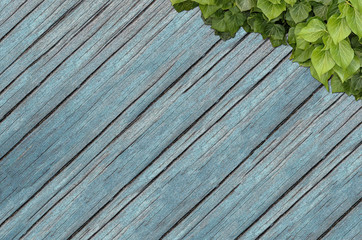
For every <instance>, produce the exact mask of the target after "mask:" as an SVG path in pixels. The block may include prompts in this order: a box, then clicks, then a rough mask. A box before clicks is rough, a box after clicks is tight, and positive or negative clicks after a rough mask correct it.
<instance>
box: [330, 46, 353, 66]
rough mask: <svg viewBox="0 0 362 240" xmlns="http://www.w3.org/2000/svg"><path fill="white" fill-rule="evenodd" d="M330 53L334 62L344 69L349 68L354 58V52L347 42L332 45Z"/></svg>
mask: <svg viewBox="0 0 362 240" xmlns="http://www.w3.org/2000/svg"><path fill="white" fill-rule="evenodd" d="M330 52H331V55H332V58H333V60H334V61H335V62H336V63H337V64H338V65H339V66H340V67H342V68H347V67H348V66H349V64H350V63H351V62H352V60H353V58H354V51H353V49H352V47H351V45H350V44H349V42H348V41H347V40H342V41H340V42H339V43H337V44H334V43H332V44H331V48H330Z"/></svg>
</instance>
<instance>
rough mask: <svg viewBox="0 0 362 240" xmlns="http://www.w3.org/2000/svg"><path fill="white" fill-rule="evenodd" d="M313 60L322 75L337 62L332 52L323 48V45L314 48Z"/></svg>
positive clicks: (317, 70)
mask: <svg viewBox="0 0 362 240" xmlns="http://www.w3.org/2000/svg"><path fill="white" fill-rule="evenodd" d="M311 60H312V64H313V67H314V68H315V70H316V72H317V74H318V76H322V75H323V74H324V73H326V72H328V71H329V70H331V69H332V68H333V67H334V65H335V64H336V63H335V62H334V60H333V58H332V56H331V54H330V52H329V51H328V50H323V48H322V47H321V46H319V47H317V48H316V49H314V50H313V52H312V55H311Z"/></svg>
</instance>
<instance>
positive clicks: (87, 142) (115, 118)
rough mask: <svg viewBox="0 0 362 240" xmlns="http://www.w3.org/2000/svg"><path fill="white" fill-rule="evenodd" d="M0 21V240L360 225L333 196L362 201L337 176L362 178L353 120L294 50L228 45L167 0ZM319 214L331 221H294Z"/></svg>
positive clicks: (78, 7) (10, 5)
mask: <svg viewBox="0 0 362 240" xmlns="http://www.w3.org/2000/svg"><path fill="white" fill-rule="evenodd" d="M57 4H58V5H57ZM166 4H168V6H169V7H167V8H166V7H161V6H166ZM6 8H7V9H12V10H11V13H10V14H9V15H4V18H6V20H3V19H0V20H1V21H2V24H1V22H0V33H4V35H3V38H2V40H3V41H0V48H1V47H3V48H4V49H5V48H6V49H12V50H14V52H13V53H12V54H10V55H6V54H4V55H3V57H4V58H3V59H8V60H9V61H3V62H2V64H3V65H1V66H0V67H1V68H3V71H2V74H0V78H1V81H0V86H1V87H2V90H1V94H0V117H1V119H0V144H1V148H0V157H1V159H0V183H1V187H0V208H1V209H2V210H1V211H0V239H18V238H25V239H27V238H36V239H39V238H40V239H42V238H45V239H63V238H68V237H73V238H76V239H80V238H87V239H88V238H90V237H95V238H100V239H112V238H124V239H126V238H138V239H139V238H141V239H143V238H147V239H149V238H150V232H152V237H151V238H155V239H158V238H168V239H177V238H180V237H181V236H182V237H183V238H194V239H200V238H201V239H205V238H211V237H214V238H221V239H225V238H229V237H230V238H231V237H232V238H235V237H239V238H244V237H246V239H248V238H255V237H256V236H261V237H266V238H267V239H269V238H272V237H274V236H277V235H278V234H279V235H278V236H283V237H286V236H288V232H286V231H285V230H284V229H283V227H284V228H285V227H286V226H287V227H289V228H295V229H297V230H296V231H299V233H298V234H299V235H298V236H302V237H304V236H306V235H308V234H312V233H311V232H312V231H313V226H315V225H316V222H317V223H318V221H324V222H323V224H324V225H323V228H321V229H320V231H316V233H314V235H313V237H317V236H320V237H325V236H326V235H327V234H332V233H333V234H336V233H334V232H333V230H334V227H338V223H339V221H340V220H341V219H342V217H343V216H354V215H348V214H349V212H350V211H352V213H353V210H354V208H353V206H354V207H356V206H358V200H357V202H356V201H355V202H353V200H356V199H358V196H359V195H358V192H354V193H353V194H352V197H351V199H340V198H337V197H338V196H337V193H339V192H343V191H347V192H350V190H351V189H358V187H356V183H357V182H358V177H356V176H352V178H350V179H348V177H349V176H347V175H343V174H348V171H343V170H345V167H346V166H348V164H349V165H351V164H352V165H353V164H354V165H355V166H358V164H359V162H358V159H360V145H361V144H360V142H359V141H360V137H359V136H360V135H361V128H360V126H359V124H360V119H361V111H360V105H358V103H355V102H354V101H353V99H352V98H348V97H346V96H341V95H328V94H327V93H326V92H325V90H324V89H321V87H319V84H318V83H317V82H316V81H314V80H313V79H312V78H311V76H310V74H309V73H308V71H307V70H306V69H303V68H298V67H297V65H296V64H292V63H291V62H289V61H288V60H287V57H288V54H289V53H290V48H287V47H280V48H277V49H275V50H273V49H272V48H271V46H270V44H269V43H265V41H263V40H262V39H261V38H260V37H257V36H256V35H254V34H245V33H243V32H241V33H239V35H238V37H237V38H236V39H233V40H231V41H228V42H226V43H224V42H220V41H218V39H217V38H216V37H212V36H211V34H212V33H211V31H210V30H209V29H208V27H204V26H203V23H202V21H201V20H200V16H199V14H195V13H196V12H195V11H192V12H190V13H184V14H177V15H176V13H175V12H174V11H172V9H171V7H170V4H169V2H168V1H166V0H164V1H151V0H148V1H147V0H140V1H139V2H134V1H124V2H122V3H119V2H118V1H106V2H105V1H87V0H79V1H77V2H75V1H63V2H59V3H56V2H51V1H47V0H44V1H41V2H40V1H32V2H31V3H29V2H28V1H27V2H20V1H14V2H4V5H0V11H5V9H6ZM58 8H61V9H58ZM128 9H131V11H128ZM159 9H161V10H160V11H159ZM125 10H127V11H125ZM156 10H157V11H156ZM36 16H40V17H39V18H36ZM32 19H33V20H34V19H36V21H34V22H33V23H32V24H31V27H30V28H29V29H28V28H25V26H26V24H28V23H29V22H31V21H32ZM35 30H39V32H38V33H39V34H38V35H35V36H33V35H32V34H30V33H31V32H33V31H35ZM9 39H10V40H9ZM11 39H13V40H14V41H13V42H12V41H11ZM185 43H187V44H188V45H185ZM18 46H19V47H18ZM39 49H41V50H40V51H39ZM342 112H343V114H341V113H342ZM266 123H267V124H266ZM331 129H332V131H331ZM321 149H322V151H321ZM332 157H333V158H332ZM347 163H348V164H347ZM320 169H322V171H321V170H320ZM341 169H342V170H341ZM349 170H351V168H349ZM351 171H353V169H352V170H351ZM346 172H347V173H346ZM331 173H332V174H331ZM335 173H337V174H335ZM344 177H346V179H344ZM339 178H340V179H343V181H345V182H346V184H347V185H346V186H347V187H345V188H341V187H339V188H338V189H337V190H338V191H337V193H334V192H331V193H330V192H329V193H324V192H323V188H322V187H320V186H322V185H323V184H324V185H323V186H327V187H329V188H331V186H334V185H332V184H331V182H333V181H336V180H338V179H339ZM313 194H314V195H313ZM322 194H324V195H323V196H325V199H326V201H329V202H330V201H332V202H333V204H334V205H333V204H332V205H323V201H321V202H318V200H315V199H314V198H313V196H322ZM255 199H260V201H257V202H255ZM335 200H337V201H335ZM338 201H339V203H347V204H345V205H343V207H340V205H338ZM359 201H360V200H359ZM329 202H328V204H329ZM352 202H353V205H351V203H352ZM310 203H313V204H314V203H315V204H316V206H317V207H320V209H323V212H326V214H320V213H317V214H316V215H313V216H312V215H311V214H314V212H313V211H310V212H308V213H305V212H303V211H302V210H300V209H296V207H295V206H304V209H307V206H309V205H308V204H310ZM347 205H349V206H352V207H349V206H347ZM331 206H332V207H331ZM335 206H337V207H336V208H334V207H335ZM310 209H312V210H313V209H314V208H310ZM245 212H246V213H248V214H245ZM328 213H330V215H328ZM335 213H336V214H335ZM310 216H312V217H313V221H311V222H310V223H309V224H305V225H303V226H302V225H301V226H296V225H295V224H291V223H292V221H290V219H295V218H298V217H299V218H302V219H309V218H310ZM343 219H344V218H343ZM345 219H346V220H348V218H345ZM342 223H343V222H342ZM347 223H348V224H349V223H350V222H347ZM336 229H338V228H336ZM353 229H354V228H352V231H351V232H352V233H353V234H355V232H356V231H355V230H353ZM346 234H350V233H349V232H347V231H346ZM310 236H312V235H310ZM348 236H352V235H348Z"/></svg>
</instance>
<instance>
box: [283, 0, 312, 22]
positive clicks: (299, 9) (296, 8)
mask: <svg viewBox="0 0 362 240" xmlns="http://www.w3.org/2000/svg"><path fill="white" fill-rule="evenodd" d="M311 10H312V7H311V6H310V4H309V3H307V2H300V3H297V4H294V5H293V6H292V7H291V8H290V9H289V12H290V16H291V17H292V19H293V20H294V22H295V23H299V22H301V21H304V20H305V19H307V17H308V16H309V12H310V11H311Z"/></svg>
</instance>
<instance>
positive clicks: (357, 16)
mask: <svg viewBox="0 0 362 240" xmlns="http://www.w3.org/2000/svg"><path fill="white" fill-rule="evenodd" d="M345 15H346V21H347V24H348V26H349V27H350V29H351V30H352V31H353V32H354V33H355V34H356V35H357V36H358V37H359V38H360V39H361V38H362V13H361V12H359V11H358V10H357V9H354V8H351V7H348V8H347V10H346V13H345Z"/></svg>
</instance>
